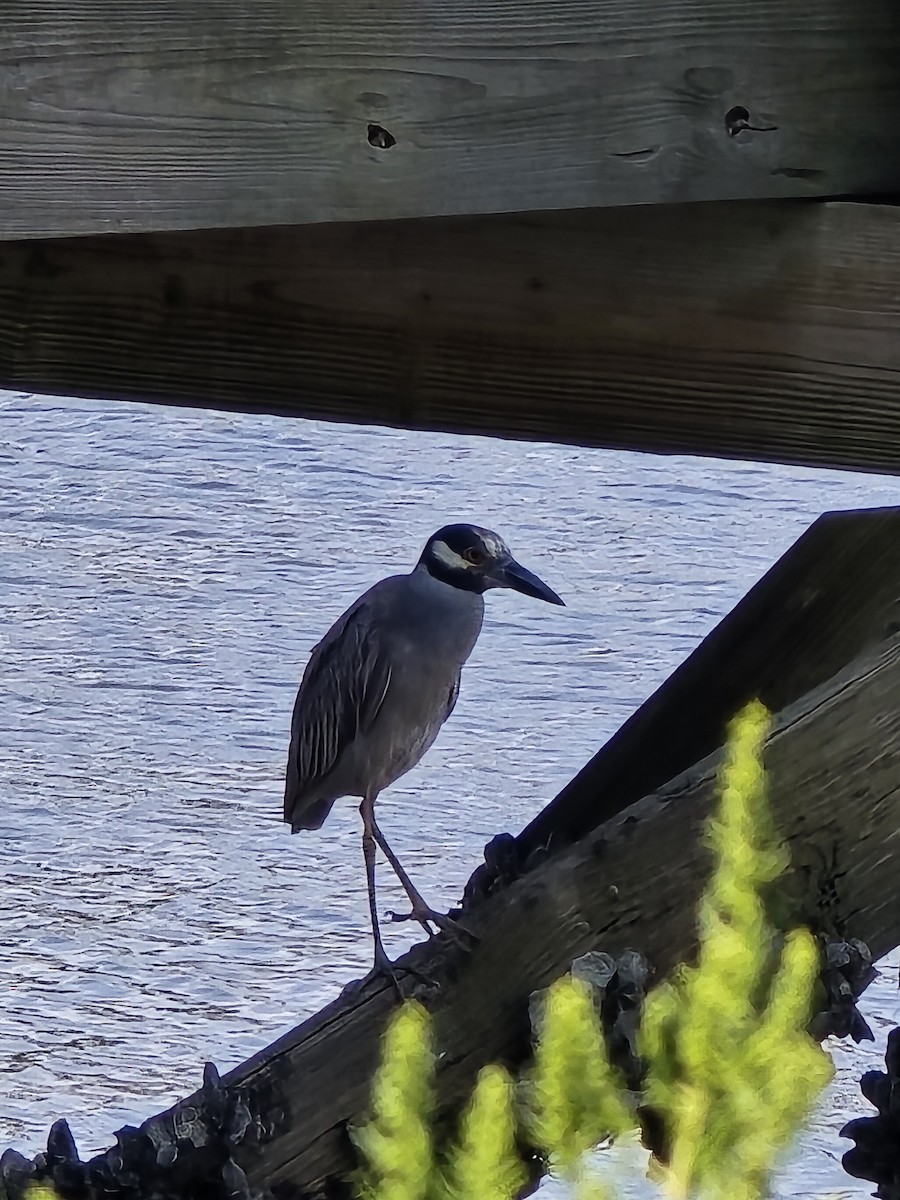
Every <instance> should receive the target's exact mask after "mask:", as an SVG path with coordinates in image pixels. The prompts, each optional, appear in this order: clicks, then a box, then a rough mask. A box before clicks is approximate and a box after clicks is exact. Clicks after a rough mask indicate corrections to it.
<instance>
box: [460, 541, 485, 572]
mask: <svg viewBox="0 0 900 1200" xmlns="http://www.w3.org/2000/svg"><path fill="white" fill-rule="evenodd" d="M463 558H464V559H465V560H466V562H468V563H471V564H472V566H473V567H480V566H481V565H482V564H483V563H484V562H485V560H486V559H487V555H486V554H485V552H484V551H483V550H480V549H479V548H478V547H477V546H469V548H468V549H467V550H464V551H463Z"/></svg>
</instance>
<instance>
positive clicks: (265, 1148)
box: [95, 636, 900, 1196]
mask: <svg viewBox="0 0 900 1200" xmlns="http://www.w3.org/2000/svg"><path fill="white" fill-rule="evenodd" d="M650 749H651V748H650V747H647V748H645V752H649V750H650ZM766 759H767V766H768V770H769V781H770V787H771V794H772V803H773V806H774V810H775V814H776V817H777V821H778V824H779V827H780V830H781V832H782V833H783V834H784V836H786V838H787V839H788V841H789V844H790V848H791V852H792V856H793V875H792V880H791V884H792V886H791V891H792V894H793V896H794V899H795V902H796V903H798V904H800V906H801V909H802V910H803V917H804V919H807V920H810V921H812V922H814V923H815V924H816V925H817V926H818V927H820V928H825V929H827V930H832V929H837V930H846V932H847V934H848V935H852V936H855V937H859V938H862V939H863V940H864V941H865V942H866V943H867V944H868V945H869V947H870V949H871V950H872V952H873V953H874V954H875V955H876V956H879V955H883V954H884V953H885V952H887V951H888V950H890V949H892V948H893V947H894V946H895V945H896V943H897V938H898V934H900V891H898V889H897V888H896V886H895V876H896V860H895V855H896V853H897V850H898V845H900V833H898V830H900V638H898V637H897V636H895V637H893V638H892V639H890V640H889V641H888V642H887V643H884V644H882V645H881V646H879V647H878V648H876V649H874V650H870V652H869V653H868V655H866V656H864V657H862V658H861V659H858V660H856V661H855V662H854V663H853V664H851V665H850V666H849V667H847V668H845V670H843V671H842V672H840V673H839V674H838V675H837V676H836V677H835V678H834V679H833V680H831V681H829V682H828V683H827V684H826V685H825V686H824V687H822V688H820V689H817V690H815V691H814V692H812V693H810V694H808V695H807V696H806V697H804V698H803V699H802V700H801V701H799V702H798V703H797V704H795V705H793V706H791V707H790V708H789V709H788V710H786V711H785V713H784V714H782V716H781V718H780V720H779V723H778V726H777V729H776V731H775V733H774V734H773V736H772V737H771V739H770V741H769V745H768V749H767V756H766ZM718 765H719V755H718V754H716V755H713V756H712V757H711V758H709V759H707V760H705V761H704V762H702V763H700V764H698V765H696V766H695V767H693V768H692V769H691V770H690V771H688V772H686V773H685V774H683V775H682V776H679V777H678V778H677V779H675V780H673V781H672V782H671V783H670V784H668V785H666V786H665V787H664V788H662V789H660V790H659V791H658V792H657V793H656V794H654V795H652V796H650V797H645V798H643V799H641V800H639V801H637V802H636V803H635V804H633V805H631V806H629V807H628V808H627V809H625V810H623V811H622V812H621V813H619V814H617V815H616V816H614V817H611V818H610V819H608V820H607V821H605V822H604V823H603V824H602V825H600V826H599V827H598V828H597V829H596V830H595V831H594V832H593V833H592V834H590V835H589V836H588V837H586V838H585V839H583V840H582V841H581V842H580V843H578V844H577V845H576V846H574V847H572V848H570V849H569V850H568V851H566V852H565V853H564V854H559V855H556V856H555V857H554V858H552V859H551V860H548V861H547V862H545V863H544V864H543V865H541V866H540V867H538V868H536V869H535V870H534V871H533V872H532V873H530V874H529V875H527V876H525V877H524V878H523V879H521V880H520V881H518V882H517V883H514V884H513V885H511V886H510V887H509V888H508V889H507V890H505V891H503V892H500V893H498V894H496V895H494V896H492V897H491V898H490V899H489V900H488V902H487V903H486V904H485V905H484V907H483V908H481V909H479V910H478V912H477V913H475V914H472V915H471V916H470V920H472V921H474V922H475V928H476V929H477V931H478V934H479V938H480V940H479V943H478V947H477V949H476V950H475V952H474V953H473V954H471V955H470V956H466V955H465V952H462V953H461V952H460V951H459V950H458V949H457V948H455V947H448V946H447V945H444V944H442V943H443V939H441V941H440V942H439V943H437V944H435V943H426V944H424V945H421V946H418V947H416V948H415V949H414V950H413V951H412V952H411V953H410V955H408V956H407V957H406V959H405V961H407V962H409V963H412V964H415V966H416V967H417V968H418V969H419V970H421V971H424V972H426V973H427V974H428V975H430V976H431V977H432V978H434V979H436V980H437V981H439V984H440V986H439V987H438V988H437V989H423V990H420V992H419V996H420V999H422V1000H423V1001H424V1002H425V1003H427V1005H428V1007H429V1008H430V1010H431V1011H432V1013H433V1015H434V1017H435V1031H436V1044H437V1048H438V1051H439V1053H440V1055H441V1058H440V1061H439V1066H438V1075H437V1095H438V1101H439V1108H440V1111H441V1113H442V1114H443V1115H444V1116H447V1115H448V1114H450V1113H452V1112H454V1111H456V1110H457V1109H458V1108H459V1106H460V1104H461V1102H462V1101H463V1099H464V1097H465V1095H466V1093H467V1091H468V1089H469V1088H470V1086H471V1084H472V1082H473V1079H474V1077H475V1074H476V1072H477V1070H478V1069H479V1068H480V1067H481V1066H482V1065H483V1064H484V1063H486V1062H490V1061H502V1062H505V1063H507V1064H508V1065H510V1066H513V1067H515V1066H517V1065H521V1064H522V1062H523V1060H524V1059H525V1057H526V1055H527V1051H528V1025H527V1004H528V998H529V996H530V995H531V993H532V992H533V991H534V990H535V989H537V988H540V987H543V986H546V985H547V984H548V983H550V982H551V981H552V980H553V979H554V978H557V977H558V976H559V975H560V974H561V973H562V972H564V971H565V970H566V969H567V967H568V966H569V964H570V963H571V961H572V960H573V959H574V958H575V957H577V956H579V955H581V954H584V953H586V952H587V951H589V950H595V949H600V950H605V951H607V952H610V953H617V952H619V951H621V950H623V949H626V948H628V947H639V948H640V949H641V950H642V951H643V952H644V953H645V954H646V955H647V956H648V957H649V959H650V961H651V963H652V964H653V966H654V967H655V968H656V970H657V971H658V972H659V973H660V974H662V973H665V972H668V971H669V970H670V969H671V968H672V967H673V966H674V965H675V964H676V963H677V962H678V961H680V960H684V959H685V958H686V957H689V956H690V954H691V953H692V950H693V947H694V944H695V926H694V913H695V904H696V901H697V898H698V895H699V892H700V890H701V888H702V886H703V882H704V880H705V879H706V878H707V876H708V872H709V865H710V864H709V859H708V852H707V850H706V847H705V844H704V838H703V836H702V835H703V828H704V823H705V821H706V820H707V818H708V817H709V815H710V813H711V812H712V810H713V806H714V804H715V800H716V792H717V788H716V771H717V769H718ZM798 911H799V910H798ZM393 1003H394V1000H393V995H392V992H391V991H390V990H369V991H366V992H365V993H363V994H355V995H354V994H351V995H349V996H347V997H345V998H343V999H341V1000H339V1001H337V1002H335V1003H334V1004H332V1005H330V1006H329V1007H328V1008H326V1009H324V1010H323V1011H322V1012H321V1013H319V1014H318V1015H317V1016H315V1017H313V1018H312V1019H310V1020H309V1021H307V1022H305V1023H304V1024H303V1025H301V1026H299V1027H298V1028H297V1029H296V1030H294V1031H293V1032H292V1033H290V1034H287V1035H286V1036H285V1037H283V1038H282V1039H281V1040H280V1041H279V1042H278V1043H276V1044H275V1045H274V1046H272V1047H269V1048H268V1049H267V1050H266V1051H264V1052H262V1053H261V1054H259V1055H257V1056H256V1057H255V1058H253V1059H251V1060H249V1061H248V1062H247V1063H245V1064H243V1065H242V1066H240V1067H238V1068H236V1069H235V1070H234V1071H232V1072H231V1073H230V1074H229V1075H228V1076H227V1077H226V1083H228V1084H229V1085H231V1086H235V1085H240V1086H241V1087H242V1088H244V1089H245V1091H246V1093H247V1094H248V1095H249V1096H250V1097H251V1098H252V1103H253V1104H255V1105H258V1106H259V1109H260V1110H261V1111H262V1112H264V1113H265V1114H266V1116H267V1119H274V1122H275V1129H274V1132H273V1134H272V1136H271V1137H270V1138H269V1139H268V1140H266V1141H264V1142H263V1144H261V1145H249V1146H241V1147H239V1148H238V1149H237V1151H236V1153H235V1158H236V1161H237V1162H238V1163H239V1164H240V1166H241V1167H242V1168H243V1170H244V1171H245V1172H246V1175H247V1179H248V1182H249V1185H250V1188H251V1191H252V1192H254V1193H257V1192H261V1191H263V1190H264V1189H265V1190H269V1189H271V1190H272V1191H274V1193H275V1195H285V1196H297V1195H308V1194H313V1195H338V1194H341V1193H340V1192H339V1191H337V1190H336V1189H335V1187H334V1183H335V1179H336V1178H337V1179H339V1178H341V1177H343V1176H345V1175H346V1173H347V1172H348V1171H349V1170H350V1169H351V1168H352V1165H353V1161H354V1160H353V1152H352V1145H351V1143H350V1140H349V1138H348V1137H347V1131H346V1130H347V1123H348V1122H351V1123H358V1122H360V1121H361V1119H362V1118H363V1116H364V1113H365V1109H366V1104H367V1095H368V1086H369V1081H370V1078H371V1073H372V1070H373V1067H374V1064H375V1062H376V1059H377V1054H378V1048H379V1039H380V1036H381V1033H382V1031H383V1028H384V1024H385V1020H386V1018H387V1016H388V1014H389V1012H390V1011H391V1008H392V1006H393ZM198 1105H199V1098H198V1097H196V1096H194V1097H188V1098H187V1099H186V1100H184V1101H182V1102H181V1103H180V1105H179V1106H176V1109H175V1110H169V1111H168V1112H167V1113H164V1114H161V1115H160V1116H158V1117H154V1118H152V1120H151V1121H150V1122H148V1123H147V1124H146V1125H145V1126H143V1127H142V1128H143V1129H144V1131H145V1132H148V1133H149V1132H152V1131H154V1130H162V1129H163V1127H164V1126H165V1124H166V1123H167V1122H168V1123H169V1124H170V1125H171V1122H172V1120H173V1115H176V1116H177V1114H178V1113H179V1112H180V1113H185V1112H190V1111H193V1112H196V1111H197V1108H198ZM95 1165H96V1163H95ZM192 1165H193V1167H195V1168H196V1169H197V1170H198V1172H199V1174H200V1176H201V1177H203V1178H208V1167H209V1162H208V1153H204V1152H203V1150H200V1151H194V1150H193V1149H192V1148H191V1146H190V1145H187V1144H185V1145H184V1146H183V1148H182V1149H181V1150H180V1153H179V1161H178V1162H177V1167H176V1168H173V1169H177V1171H178V1172H179V1175H178V1179H179V1187H181V1188H188V1190H190V1183H191V1181H192V1173H191V1172H192ZM193 1182H194V1183H195V1184H196V1183H197V1182H198V1180H197V1178H196V1177H194V1178H193ZM155 1186H157V1187H158V1183H157V1184H156V1185H155ZM173 1192H174V1194H185V1193H184V1192H177V1191H174V1190H173ZM213 1194H217V1193H213Z"/></svg>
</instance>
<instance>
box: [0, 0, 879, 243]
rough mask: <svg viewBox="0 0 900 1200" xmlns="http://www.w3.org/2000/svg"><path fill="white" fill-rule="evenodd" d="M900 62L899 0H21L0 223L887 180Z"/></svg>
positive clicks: (327, 217) (364, 215) (3, 116)
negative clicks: (337, 0)
mask: <svg viewBox="0 0 900 1200" xmlns="http://www.w3.org/2000/svg"><path fill="white" fill-rule="evenodd" d="M898 59H900V13H898V8H897V5H896V3H895V0H856V3H853V4H850V3H847V0H631V2H629V3H626V2H624V0H554V3H553V4H552V5H549V6H548V5H547V4H546V3H542V2H540V0H516V2H515V3H513V2H512V0H452V2H451V3H446V4H432V5H428V6H426V7H424V8H423V6H422V5H421V4H420V3H417V2H416V0H405V2H395V3H392V4H387V5H385V4H378V5H373V4H370V3H369V2H368V0H343V3H341V4H333V3H325V2H323V0H309V2H307V3H303V4H300V3H296V0H254V2H253V3H250V2H249V0H211V2H209V3H205V4H197V3H196V0H148V3H146V4H142V5H133V4H122V3H119V2H118V0H75V2H72V0H65V2H63V0H34V2H29V3H22V2H21V0H11V2H8V3H7V4H5V5H4V11H3V21H2V23H0V81H2V82H0V162H2V163H3V170H2V172H0V238H18V237H36V236H45V237H52V236H59V235H63V236H65V235H73V234H81V233H110V232H121V231H149V230H158V229H190V228H205V227H237V226H251V225H266V224H277V223H285V224H292V223H303V222H309V221H346V220H355V221H358V220H371V219H385V218H399V217H418V216H437V215H449V214H455V213H483V212H506V211H522V210H526V209H550V208H578V207H588V206H600V205H622V204H633V203H659V202H673V201H683V200H704V199H728V198H734V199H738V198H759V197H771V196H796V195H800V196H812V195H841V194H851V193H854V194H860V193H865V192H885V191H891V190H897V189H898V187H900V78H898V74H897V70H896V63H897V61H898ZM742 115H743V116H744V120H743V121H742V120H741V116H742ZM747 125H749V126H753V127H756V128H755V131H754V129H752V128H749V129H748V128H746V126H747ZM379 130H383V131H387V133H388V134H389V135H390V136H389V138H386V137H385V136H384V133H383V132H379ZM388 142H390V143H391V144H390V145H389V148H381V147H383V146H385V145H387V143H388Z"/></svg>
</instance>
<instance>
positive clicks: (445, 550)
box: [431, 542, 472, 571]
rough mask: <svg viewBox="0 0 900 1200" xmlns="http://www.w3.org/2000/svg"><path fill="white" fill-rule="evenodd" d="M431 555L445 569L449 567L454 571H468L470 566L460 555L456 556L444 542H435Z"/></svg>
mask: <svg viewBox="0 0 900 1200" xmlns="http://www.w3.org/2000/svg"><path fill="white" fill-rule="evenodd" d="M431 553H432V554H433V555H434V557H435V558H436V559H437V560H438V561H439V562H442V563H443V564H444V566H445V567H451V568H452V569H453V570H454V571H460V570H462V571H468V569H469V568H470V567H471V565H472V564H471V563H468V562H466V560H465V559H464V558H463V556H462V555H461V554H457V553H456V551H455V550H451V549H450V547H449V546H448V545H447V543H446V542H435V543H434V545H433V546H432V547H431Z"/></svg>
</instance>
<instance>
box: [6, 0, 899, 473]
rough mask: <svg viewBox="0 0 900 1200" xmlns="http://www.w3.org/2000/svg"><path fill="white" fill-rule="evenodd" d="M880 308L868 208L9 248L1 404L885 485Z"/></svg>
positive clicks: (750, 208)
mask: <svg viewBox="0 0 900 1200" xmlns="http://www.w3.org/2000/svg"><path fill="white" fill-rule="evenodd" d="M851 7H852V6H851ZM897 11H898V14H900V7H898V10H897ZM898 128H900V126H898ZM898 162H900V158H898ZM0 174H2V172H0ZM898 295H900V209H898V208H895V207H891V206H888V205H860V204H847V203H830V204H819V203H806V202H800V201H784V202H769V203H749V204H709V205H677V206H673V207H668V206H663V207H659V208H633V209H615V210H604V211H593V212H581V213H545V214H530V215H524V216H519V217H493V218H491V217H485V218H465V219H455V220H438V221H422V222H391V223H385V224H372V225H363V226H351V225H344V226H320V227H307V228H292V229H269V230H251V231H241V232H236V233H216V232H206V233H192V234H159V235H149V236H135V237H119V238H95V239H69V240H65V241H49V242H41V243H27V242H20V243H7V244H5V245H0V386H3V387H8V388H22V389H26V390H36V391H45V392H57V393H62V394H71V395H98V396H118V397H122V396H125V397H132V398H137V399H143V400H168V401H174V402H179V403H200V404H208V405H211V406H218V407H236V408H243V409H260V410H271V411H277V412H284V413H292V414H297V415H302V416H309V417H324V418H333V419H335V420H341V421H357V422H368V423H380V424H387V425H397V426H407V427H414V428H423V429H438V430H451V431H455V432H465V433H486V434H498V435H501V436H508V437H523V438H539V439H543V440H560V441H569V442H576V443H580V444H584V445H596V446H611V447H625V448H629V449H639V450H652V451H662V452H689V453H697V454H712V455H720V456H726V457H746V458H753V459H771V460H776V461H784V462H793V463H804V464H818V465H828V466H836V467H853V468H861V469H872V470H881V471H895V472H896V471H898V470H900V337H898V329H900V311H898V306H897V296H898Z"/></svg>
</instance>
